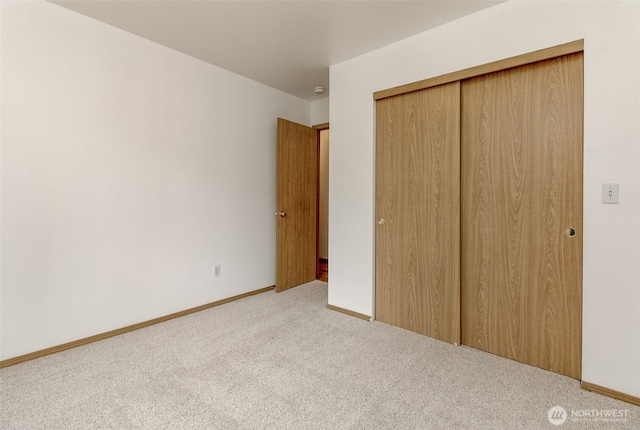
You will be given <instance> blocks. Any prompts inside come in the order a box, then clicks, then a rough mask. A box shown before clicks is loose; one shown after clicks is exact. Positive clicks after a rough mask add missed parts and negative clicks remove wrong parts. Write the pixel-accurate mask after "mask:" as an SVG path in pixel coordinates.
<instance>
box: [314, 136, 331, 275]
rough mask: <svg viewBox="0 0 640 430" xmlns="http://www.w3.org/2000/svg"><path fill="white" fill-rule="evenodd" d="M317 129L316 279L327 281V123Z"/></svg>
mask: <svg viewBox="0 0 640 430" xmlns="http://www.w3.org/2000/svg"><path fill="white" fill-rule="evenodd" d="M314 128H315V129H317V130H318V205H317V208H318V217H317V220H318V226H317V235H318V240H317V244H318V252H317V254H318V261H317V279H319V280H321V281H324V282H329V124H321V125H316V126H314Z"/></svg>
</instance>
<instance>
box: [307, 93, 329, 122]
mask: <svg viewBox="0 0 640 430" xmlns="http://www.w3.org/2000/svg"><path fill="white" fill-rule="evenodd" d="M327 122H329V97H326V98H324V99H320V100H316V101H314V102H311V125H318V124H325V123H327Z"/></svg>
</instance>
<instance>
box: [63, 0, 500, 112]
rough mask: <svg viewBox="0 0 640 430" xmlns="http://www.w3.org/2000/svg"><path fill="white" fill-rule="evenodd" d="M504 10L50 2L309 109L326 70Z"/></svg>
mask: <svg viewBox="0 0 640 430" xmlns="http://www.w3.org/2000/svg"><path fill="white" fill-rule="evenodd" d="M502 1H504V0H502ZM500 2H501V1H481V0H472V1H461V0H448V1H434V0H429V1H425V0H423V1H353V0H351V1H309V0H299V1H268V0H261V1H241V0H235V1H216V0H205V1H203V0H200V1H186V0H178V1H174V0H159V1H149V0H142V1H140V0H126V1H113V0H75V1H68V0H67V1H52V3H55V4H58V5H60V6H63V7H65V8H68V9H71V10H74V11H76V12H79V13H81V14H83V15H86V16H89V17H91V18H95V19H97V20H99V21H102V22H105V23H107V24H110V25H113V26H115V27H118V28H121V29H123V30H126V31H128V32H130V33H133V34H136V35H139V36H141V37H144V38H146V39H149V40H152V41H154V42H157V43H160V44H162V45H165V46H168V47H170V48H173V49H175V50H177V51H181V52H183V53H185V54H188V55H191V56H193V57H196V58H199V59H201V60H203V61H206V62H207V63H211V64H214V65H216V66H219V67H222V68H224V69H227V70H230V71H232V72H234V73H237V74H239V75H243V76H246V77H248V78H250V79H253V80H255V81H258V82H262V83H263V84H266V85H269V86H271V87H274V88H278V89H280V90H282V91H285V92H287V93H290V94H293V95H295V96H298V97H300V98H303V99H306V100H311V101H313V100H317V99H321V98H324V97H327V95H328V91H327V93H325V94H324V95H321V96H318V95H316V94H315V93H314V91H313V90H314V88H315V87H316V86H324V87H326V88H327V89H328V88H329V66H331V65H334V64H337V63H340V62H342V61H345V60H347V59H350V58H353V57H356V56H358V55H361V54H364V53H366V52H369V51H372V50H374V49H377V48H380V47H382V46H386V45H389V44H391V43H394V42H397V41H399V40H402V39H404V38H407V37H409V36H413V35H415V34H418V33H421V32H423V31H426V30H429V29H431V28H434V27H437V26H439V25H442V24H444V23H447V22H450V21H453V20H456V19H458V18H461V17H463V16H465V15H469V14H472V13H474V12H477V11H479V10H482V9H485V8H488V7H490V6H493V5H495V4H497V3H500Z"/></svg>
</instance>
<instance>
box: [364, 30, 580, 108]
mask: <svg viewBox="0 0 640 430" xmlns="http://www.w3.org/2000/svg"><path fill="white" fill-rule="evenodd" d="M583 50H584V40H576V41H574V42H569V43H564V44H562V45H558V46H552V47H550V48H545V49H541V50H539V51H534V52H529V53H526V54H522V55H517V56H515V57H510V58H505V59H503V60H498V61H494V62H492V63H487V64H482V65H480V66H476V67H470V68H468V69H464V70H458V71H456V72H453V73H447V74H445V75H441V76H436V77H433V78H429V79H424V80H421V81H417V82H412V83H410V84H405V85H400V86H398V87H394V88H389V89H386V90H382V91H376V92H375V93H373V99H374V100H381V99H384V98H387V97H393V96H397V95H400V94H406V93H409V92H412V91H420V90H424V89H427V88H431V87H434V86H437V85H443V84H448V83H450V82H457V81H462V80H464V79H470V78H474V77H476V76H482V75H486V74H489V73H494V72H498V71H501V70H507V69H511V68H514V67H519V66H523V65H526V64H531V63H537V62H539V61H544V60H548V59H551V58H556V57H560V56H563V55H569V54H575V53H578V52H582V51H583Z"/></svg>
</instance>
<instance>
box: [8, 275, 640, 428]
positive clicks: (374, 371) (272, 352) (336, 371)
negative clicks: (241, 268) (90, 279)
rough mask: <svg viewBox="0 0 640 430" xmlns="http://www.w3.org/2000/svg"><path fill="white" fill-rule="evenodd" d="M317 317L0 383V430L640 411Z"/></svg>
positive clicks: (231, 320) (346, 424) (79, 356)
mask: <svg viewBox="0 0 640 430" xmlns="http://www.w3.org/2000/svg"><path fill="white" fill-rule="evenodd" d="M326 303H327V284H326V283H324V282H320V281H314V282H311V283H309V284H306V285H304V286H301V287H298V288H296V289H293V290H289V291H286V292H284V293H280V294H276V293H274V292H268V293H263V294H260V295H257V296H252V297H249V298H246V299H242V300H239V301H236V302H233V303H229V304H225V305H223V306H219V307H216V308H212V309H209V310H205V311H202V312H199V313H196V314H192V315H189V316H186V317H182V318H178V319H175V320H172V321H168V322H165V323H162V324H158V325H155V326H152V327H148V328H145V329H142V330H138V331H135V332H132V333H128V334H124V335H121V336H118V337H114V338H111V339H107V340H104V341H101V342H97V343H94V344H90V345H87V346H83V347H79V348H76V349H72V350H69V351H65V352H62V353H58V354H55V355H51V356H47V357H44V358H40V359H37V360H34V361H30V362H27V363H23V364H19V365H16V366H12V367H8V368H5V369H2V370H0V378H1V379H0V406H1V411H0V428H2V429H43V430H45V429H46V430H54V429H305V430H312V429H367V430H371V429H373V430H375V429H545V428H563V429H564V428H566V429H572V428H573V429H575V428H581V429H582V428H585V429H620V430H622V429H638V428H640V408H639V407H636V406H633V405H630V404H627V403H623V402H619V401H616V400H613V399H610V398H607V397H604V396H600V395H597V394H593V393H590V392H587V391H584V390H581V389H580V387H579V383H578V381H576V380H573V379H570V378H566V377H563V376H559V375H556V374H553V373H550V372H547V371H544V370H540V369H537V368H534V367H531V366H527V365H523V364H520V363H516V362H514V361H511V360H507V359H504V358H501V357H497V356H494V355H491V354H487V353H484V352H481V351H477V350H474V349H471V348H467V347H455V346H453V345H449V344H445V343H442V342H439V341H436V340H433V339H430V338H427V337H424V336H420V335H417V334H414V333H411V332H408V331H404V330H401V329H398V328H395V327H391V326H388V325H385V324H382V323H378V322H373V323H370V322H366V321H363V320H359V319H356V318H353V317H350V316H347V315H343V314H341V313H338V312H334V311H330V310H327V309H326V307H325V306H326ZM554 406H562V407H564V408H565V410H566V411H567V413H568V415H569V418H568V420H567V422H566V423H565V424H563V425H561V426H554V425H552V424H551V423H550V422H549V420H548V418H547V415H548V411H549V409H550V408H551V407H554ZM613 410H615V411H617V412H616V414H617V415H618V418H617V420H616V421H612V420H609V419H604V418H598V417H595V418H592V420H591V421H587V420H586V419H584V418H583V419H581V420H579V421H575V417H572V414H574V413H575V414H577V415H584V414H585V412H584V411H613ZM621 415H624V416H621Z"/></svg>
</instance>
